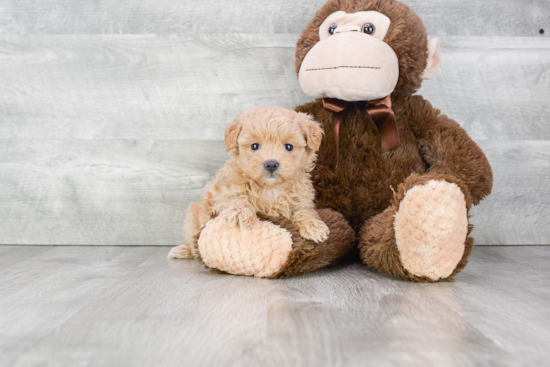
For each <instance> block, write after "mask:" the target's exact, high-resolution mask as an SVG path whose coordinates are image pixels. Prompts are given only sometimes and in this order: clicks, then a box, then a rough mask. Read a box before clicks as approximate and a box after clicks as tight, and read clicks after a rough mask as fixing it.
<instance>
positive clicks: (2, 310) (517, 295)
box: [0, 246, 550, 367]
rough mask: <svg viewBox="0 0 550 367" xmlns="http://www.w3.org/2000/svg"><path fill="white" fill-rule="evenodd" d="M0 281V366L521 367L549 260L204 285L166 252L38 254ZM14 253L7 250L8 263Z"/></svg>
mask: <svg viewBox="0 0 550 367" xmlns="http://www.w3.org/2000/svg"><path fill="white" fill-rule="evenodd" d="M36 249H37V251H40V250H42V253H41V254H39V255H37V256H34V257H31V258H29V259H28V261H26V262H23V263H20V264H18V266H13V267H9V268H8V269H4V268H1V269H0V284H1V285H2V287H0V329H1V330H2V333H1V334H0V364H1V365H3V366H12V367H17V366H25V367H28V366H42V365H52V366H53V365H55V366H75V365H79V366H80V365H83V366H88V365H90V366H96V365H101V366H106V367H107V366H123V365H124V366H136V367H139V366H235V365H239V366H258V365H261V366H402V365H412V366H416V365H422V366H473V365H475V366H535V365H545V363H546V362H547V361H548V358H550V353H549V351H548V348H547V340H549V338H550V317H549V314H548V312H547V311H548V309H547V305H548V303H549V302H550V290H549V289H548V287H547V284H548V282H549V281H550V267H549V264H550V247H547V246H545V247H543V246H541V247H478V248H476V249H475V250H474V252H473V254H472V256H471V257H470V264H469V266H468V267H466V269H465V270H464V271H463V272H462V273H461V274H459V275H458V277H457V281H456V282H455V283H439V284H415V283H408V282H403V281H399V280H395V279H392V278H390V277H388V276H386V275H383V274H379V273H375V272H373V271H370V270H369V269H367V268H366V267H364V266H362V265H361V264H343V265H341V266H338V267H335V268H331V269H326V270H323V271H320V272H316V273H313V274H309V275H307V276H304V277H300V278H293V279H286V280H266V279H254V278H249V277H236V276H231V275H219V274H213V273H210V272H209V271H208V270H206V269H204V268H203V267H202V266H201V265H200V264H199V263H198V262H196V261H191V260H187V261H181V260H180V261H176V260H167V259H166V254H167V252H168V249H167V248H128V247H127V248H124V247H114V248H113V247H108V248H98V247H88V248H83V247H76V248H75V247H53V248H52V247H39V248H36ZM1 250H2V249H0V251H1ZM27 251H28V248H21V247H9V252H8V258H9V257H10V256H13V257H15V258H17V259H19V258H21V257H22V256H25V255H26V253H27Z"/></svg>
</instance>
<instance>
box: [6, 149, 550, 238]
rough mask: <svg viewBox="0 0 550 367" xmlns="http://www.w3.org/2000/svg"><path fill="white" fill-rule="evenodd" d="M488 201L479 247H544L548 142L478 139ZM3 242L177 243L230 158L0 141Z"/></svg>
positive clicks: (480, 218)
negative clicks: (488, 171)
mask: <svg viewBox="0 0 550 367" xmlns="http://www.w3.org/2000/svg"><path fill="white" fill-rule="evenodd" d="M479 143H480V146H481V147H482V149H484V150H485V152H486V154H487V156H488V158H489V160H490V162H491V164H492V166H493V170H494V174H495V186H494V190H493V194H492V195H491V196H490V197H489V199H487V200H486V201H484V202H482V203H481V205H480V206H479V207H477V208H475V209H474V212H473V213H474V217H473V219H472V221H473V223H474V224H475V225H476V229H475V230H474V232H473V236H474V237H475V238H476V244H486V245H491V244H497V245H499V244H506V245H518V244H519V245H529V244H531V245H541V244H548V242H549V239H550V188H549V186H548V185H547V184H546V182H548V181H549V180H550V142H548V141H481V142H479ZM0 157H1V159H0V177H3V178H4V179H3V180H2V181H1V182H0V187H1V188H2V190H0V222H1V223H2V231H0V244H58V245H75V244H78V245H176V244H178V243H180V242H181V241H182V240H183V231H182V225H183V219H184V212H185V209H186V208H187V206H188V205H189V203H191V202H193V201H198V199H199V196H200V194H201V193H202V191H203V189H204V187H205V186H206V185H207V184H208V183H209V182H210V181H211V179H212V177H213V175H214V174H215V172H217V170H218V169H219V168H221V167H222V166H223V164H224V162H225V161H226V159H227V153H226V152H225V146H224V144H223V142H220V141H179V140H164V141H158V140H89V141H87V140H80V141H78V140H77V141H73V140H23V141H21V140H11V141H8V140H4V141H0Z"/></svg>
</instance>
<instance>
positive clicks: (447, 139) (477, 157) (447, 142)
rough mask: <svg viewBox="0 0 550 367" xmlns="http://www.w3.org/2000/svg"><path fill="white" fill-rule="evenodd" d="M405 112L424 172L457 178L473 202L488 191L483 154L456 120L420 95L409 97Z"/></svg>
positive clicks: (490, 175)
mask: <svg viewBox="0 0 550 367" xmlns="http://www.w3.org/2000/svg"><path fill="white" fill-rule="evenodd" d="M407 114H408V115H409V121H410V122H411V127H412V130H413V132H414V134H415V135H416V138H417V141H418V148H419V150H420V154H421V156H422V158H423V159H424V161H425V162H426V166H427V173H434V174H445V175H450V176H453V177H456V178H458V179H460V180H461V181H462V182H463V183H464V185H465V186H466V187H467V188H468V190H469V192H470V195H471V197H472V202H473V204H474V205H477V204H479V202H480V201H481V200H483V199H484V198H485V197H486V196H487V195H489V194H490V193H491V189H492V186H493V172H492V170H491V166H490V165H489V162H488V160H487V157H485V154H484V153H483V151H482V150H481V148H480V147H479V146H478V145H477V144H476V143H475V142H474V141H473V140H472V139H471V138H470V137H469V136H468V134H467V133H466V131H465V130H464V129H463V128H462V127H461V126H460V125H459V124H458V123H456V122H455V121H453V120H451V119H449V118H448V117H447V116H445V115H442V114H441V112H440V111H439V110H437V109H435V108H433V107H432V105H431V104H430V103H429V102H428V101H426V100H424V99H423V98H422V97H420V96H414V97H412V98H411V100H410V103H409V105H408V109H407Z"/></svg>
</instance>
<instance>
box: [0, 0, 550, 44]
mask: <svg viewBox="0 0 550 367" xmlns="http://www.w3.org/2000/svg"><path fill="white" fill-rule="evenodd" d="M325 2H326V0H307V1H305V0H301V1H295V0H254V1H247V0H225V1H216V0H202V1H176V0H141V1H134V0H121V1H115V2H114V1H109V0H96V1H92V2H90V1H85V2H79V1H64V0H42V1H21V0H1V1H0V14H2V15H3V16H2V18H0V34H2V33H3V34H38V33H39V34H67V33H71V34H119V33H126V34H148V33H156V34H158V33H180V34H182V33H185V34H189V33H216V34H227V33H264V34H272V33H299V32H300V31H301V30H302V28H304V27H305V25H306V24H307V23H308V22H309V20H310V19H311V18H312V17H313V15H314V14H315V12H316V11H317V10H318V9H319V8H320V7H321V6H322V5H323V4H324V3H325ZM403 2H404V3H405V4H407V5H409V6H410V7H411V8H412V9H413V10H414V11H416V12H417V14H418V15H419V16H420V17H421V18H422V20H423V21H424V23H425V24H426V27H427V28H428V32H429V33H430V34H433V35H438V36H442V35H465V36H478V35H488V36H537V35H538V32H539V29H540V28H545V27H546V28H549V27H550V3H549V2H548V1H546V0H529V1H517V0H501V1H498V0H486V1H476V0H403Z"/></svg>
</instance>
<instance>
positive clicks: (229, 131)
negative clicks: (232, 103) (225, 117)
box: [224, 117, 243, 152]
mask: <svg viewBox="0 0 550 367" xmlns="http://www.w3.org/2000/svg"><path fill="white" fill-rule="evenodd" d="M242 128H243V123H242V121H241V119H240V117H237V118H236V119H235V120H234V121H233V122H232V123H231V124H230V125H229V126H227V128H226V129H225V138H224V140H225V146H226V147H227V151H228V152H229V151H232V150H233V149H235V148H236V147H237V145H238V144H237V139H238V138H239V134H240V133H241V130H242Z"/></svg>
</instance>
